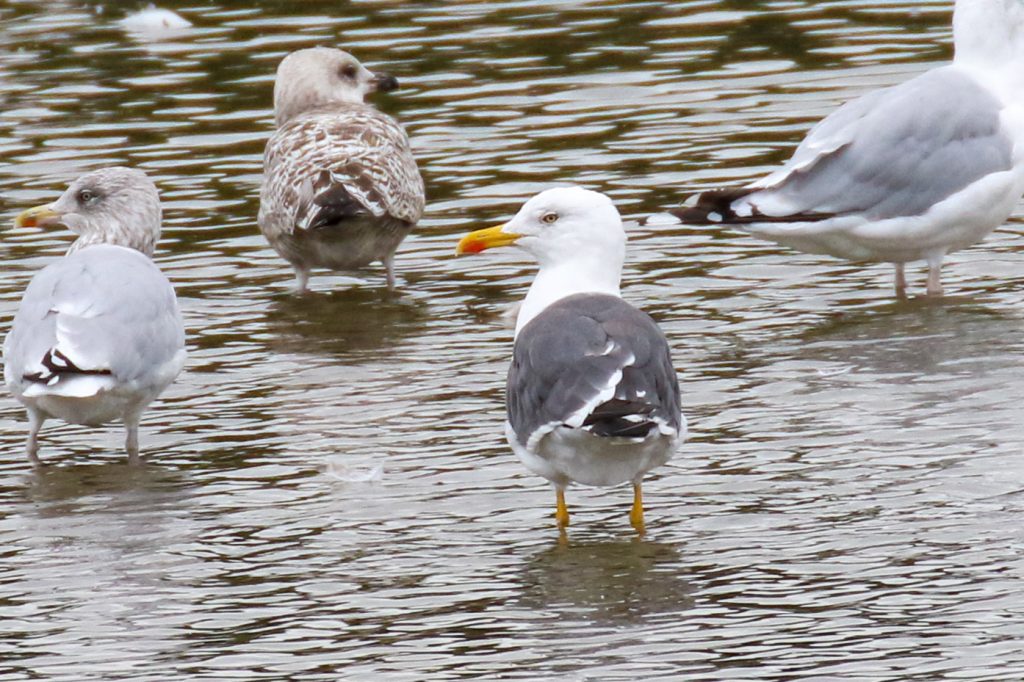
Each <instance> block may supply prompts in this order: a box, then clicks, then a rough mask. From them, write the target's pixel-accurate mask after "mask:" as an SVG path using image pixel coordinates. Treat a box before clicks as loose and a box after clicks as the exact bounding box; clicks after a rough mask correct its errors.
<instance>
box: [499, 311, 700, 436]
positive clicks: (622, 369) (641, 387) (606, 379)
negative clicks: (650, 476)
mask: <svg viewBox="0 0 1024 682" xmlns="http://www.w3.org/2000/svg"><path fill="white" fill-rule="evenodd" d="M507 394H508V395H507V407H508V419H509V424H510V426H511V427H512V429H513V430H514V431H515V433H516V435H517V438H518V439H519V441H520V443H521V444H522V445H524V446H525V445H527V442H528V441H529V439H530V438H532V437H535V436H536V434H537V433H538V432H539V431H543V430H545V429H547V430H550V429H551V428H553V427H554V426H556V425H566V426H570V427H574V428H581V429H585V430H587V431H589V432H590V433H592V434H593V435H597V436H611V437H615V436H618V437H626V438H635V437H643V436H645V435H647V433H648V432H650V431H652V430H660V431H662V432H663V433H666V434H670V433H671V434H675V435H678V434H679V432H680V430H681V428H682V424H681V422H682V415H681V413H680V398H679V384H678V381H677V379H676V374H675V370H674V369H673V366H672V359H671V353H670V350H669V346H668V342H667V341H666V339H665V335H664V334H663V333H662V331H661V330H660V329H659V328H658V326H657V324H655V322H654V321H653V320H652V319H651V318H650V317H649V316H648V315H647V314H646V313H644V312H642V311H640V310H637V309H636V308H634V307H633V306H631V305H630V304H629V303H626V302H625V301H623V300H622V299H621V298H618V297H617V296H611V295H606V294H577V295H574V296H568V297H566V298H564V299H561V300H560V301H557V302H556V303H554V304H552V305H551V306H549V307H548V308H546V309H545V310H544V311H543V312H542V313H540V314H539V315H538V316H537V317H535V318H534V319H533V320H531V321H530V322H529V323H528V324H527V325H526V326H525V327H523V329H522V330H521V331H520V333H519V335H518V336H517V338H516V343H515V348H514V350H513V358H512V365H511V367H510V368H509V374H508V383H507Z"/></svg>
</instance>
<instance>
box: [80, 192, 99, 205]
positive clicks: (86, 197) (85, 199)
mask: <svg viewBox="0 0 1024 682" xmlns="http://www.w3.org/2000/svg"><path fill="white" fill-rule="evenodd" d="M95 198H96V193H95V192H93V191H92V190H91V189H83V190H81V191H79V193H78V201H80V202H81V203H83V204H88V203H89V202H90V201H92V200H93V199H95Z"/></svg>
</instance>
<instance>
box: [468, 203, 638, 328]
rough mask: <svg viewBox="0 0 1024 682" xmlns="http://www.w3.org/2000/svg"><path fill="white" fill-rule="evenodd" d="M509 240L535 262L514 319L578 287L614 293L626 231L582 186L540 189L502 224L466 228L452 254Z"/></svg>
mask: <svg viewBox="0 0 1024 682" xmlns="http://www.w3.org/2000/svg"><path fill="white" fill-rule="evenodd" d="M508 245H515V246H517V247H519V248H521V249H522V250H524V251H526V252H527V253H529V254H530V255H532V256H533V257H534V258H536V259H537V262H538V263H540V271H539V272H538V273H537V278H536V279H535V280H534V282H533V285H532V286H531V287H530V292H529V294H527V297H526V300H525V301H524V302H523V308H522V310H521V311H520V314H519V318H518V320H517V322H516V329H517V331H518V330H519V329H522V327H523V326H525V324H526V323H527V322H529V321H530V320H531V319H533V317H534V316H535V315H536V314H537V313H539V312H540V311H541V310H543V309H544V308H546V307H547V306H548V305H550V304H551V303H554V302H555V301H557V300H558V299H560V298H564V297H566V296H571V295H572V294H578V293H584V292H587V293H606V294H612V295H614V296H618V294H619V279H620V278H621V276H622V263H623V261H624V260H625V258H626V233H625V231H624V230H623V229H622V219H621V218H620V217H619V212H618V211H617V210H616V209H615V205H614V204H612V201H611V199H609V198H608V197H606V196H605V195H603V194H600V193H598V192H592V191H590V190H586V189H583V188H582V187H557V188H555V189H549V190H546V191H544V192H541V193H540V194H538V195H537V196H535V197H533V198H532V199H530V200H529V201H527V202H526V203H525V204H523V207H522V208H520V209H519V212H518V213H516V215H515V217H514V218H512V220H510V221H508V222H507V223H505V224H504V225H498V226H496V227H491V228H488V229H484V230H477V231H476V232H471V233H470V234H468V235H466V236H465V237H463V238H462V240H461V241H460V242H459V245H458V247H457V248H456V254H464V253H479V252H481V251H483V250H485V249H488V248H493V247H496V246H508Z"/></svg>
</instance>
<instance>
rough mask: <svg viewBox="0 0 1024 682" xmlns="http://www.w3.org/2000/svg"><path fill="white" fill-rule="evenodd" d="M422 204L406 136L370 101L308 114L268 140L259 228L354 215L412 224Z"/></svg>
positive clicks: (316, 224) (305, 225) (321, 223)
mask: <svg viewBox="0 0 1024 682" xmlns="http://www.w3.org/2000/svg"><path fill="white" fill-rule="evenodd" d="M424 205H425V198H424V190H423V179H422V178H421V177H420V173H419V169H418V168H417V166H416V160H415V159H414V158H413V155H412V150H411V148H410V145H409V138H408V136H407V135H406V134H405V131H404V130H403V129H402V127H401V125H399V124H398V122H397V121H395V120H394V119H393V118H391V117H390V116H388V115H387V114H384V113H382V112H380V111H377V110H376V109H375V108H373V107H372V106H369V105H366V104H350V105H338V106H332V107H330V108H323V109H318V110H313V111H310V112H307V113H305V114H303V115H301V116H298V117H296V118H294V119H292V120H290V121H288V122H287V123H286V124H285V125H283V126H282V127H281V128H280V129H279V130H278V131H277V132H275V133H274V134H273V136H271V138H270V140H269V141H268V142H267V146H266V150H265V152H264V180H263V187H262V191H261V194H260V226H261V228H262V229H263V231H264V232H268V231H271V232H272V231H279V230H286V231H292V230H313V229H318V228H323V227H326V226H329V225H332V224H335V223H338V222H341V221H343V220H344V219H346V218H352V217H357V216H369V217H374V218H391V219H394V220H398V221H401V222H404V223H408V224H409V225H413V224H415V223H416V222H417V221H418V220H419V219H420V217H421V216H422V215H423V208H424ZM268 236H270V234H268Z"/></svg>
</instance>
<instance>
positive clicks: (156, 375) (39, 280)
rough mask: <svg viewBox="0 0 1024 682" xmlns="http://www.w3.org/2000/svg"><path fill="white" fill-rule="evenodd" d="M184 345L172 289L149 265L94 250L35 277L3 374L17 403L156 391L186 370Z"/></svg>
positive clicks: (121, 252) (119, 252) (117, 252)
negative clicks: (46, 397) (52, 397)
mask: <svg viewBox="0 0 1024 682" xmlns="http://www.w3.org/2000/svg"><path fill="white" fill-rule="evenodd" d="M184 338H185V332H184V325H183V323H182V319H181V313H180V311H179V309H178V304H177V299H176V297H175V294H174V289H173V287H172V286H171V284H170V282H169V281H168V280H167V278H166V277H165V276H164V275H163V273H162V272H160V269H159V268H158V267H157V266H156V265H155V264H154V263H153V262H152V261H151V260H150V259H149V258H147V257H146V256H144V255H142V254H140V253H138V252H137V251H134V250H132V249H127V248H123V247H120V246H111V245H95V246H90V247H87V248H85V249H82V250H80V251H77V252H75V253H73V254H70V255H68V256H66V257H64V258H62V259H60V260H58V261H57V262H55V263H52V264H50V265H49V266H47V267H46V268H44V269H43V270H41V271H40V272H39V273H38V274H37V275H36V276H35V277H33V279H32V282H31V283H30V284H29V286H28V288H27V289H26V290H25V294H24V296H23V298H22V301H21V305H20V307H19V309H18V312H17V314H16V315H15V318H14V322H13V324H12V327H11V331H10V333H9V334H8V336H7V339H6V341H5V343H4V375H5V379H6V382H7V384H8V386H10V387H11V389H12V391H13V392H14V393H15V395H17V396H18V397H19V398H32V397H36V396H43V395H57V396H65V397H74V398H87V397H90V396H92V395H95V394H97V393H100V392H103V391H108V390H111V389H114V388H117V389H119V390H120V389H125V390H128V391H133V390H138V391H142V392H151V391H156V392H159V391H160V390H162V389H163V388H164V387H166V385H167V384H169V383H170V381H172V380H173V379H174V377H175V376H176V375H177V374H178V372H179V371H180V370H181V366H182V364H183V363H184V358H185V350H184V345H185V344H184Z"/></svg>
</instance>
